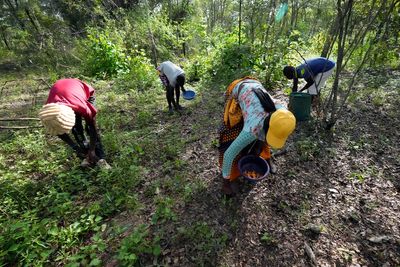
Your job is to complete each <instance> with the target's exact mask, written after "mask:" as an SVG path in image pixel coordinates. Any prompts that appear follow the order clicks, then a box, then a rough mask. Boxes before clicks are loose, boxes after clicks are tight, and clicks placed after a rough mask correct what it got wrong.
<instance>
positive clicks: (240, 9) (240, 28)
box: [239, 0, 242, 45]
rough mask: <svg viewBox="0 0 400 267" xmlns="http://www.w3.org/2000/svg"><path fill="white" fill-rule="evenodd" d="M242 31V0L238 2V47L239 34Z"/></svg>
mask: <svg viewBox="0 0 400 267" xmlns="http://www.w3.org/2000/svg"><path fill="white" fill-rule="evenodd" d="M241 31H242V0H239V45H240V44H241V39H240V37H241V36H240V33H241Z"/></svg>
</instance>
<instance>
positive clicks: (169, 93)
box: [166, 74, 185, 109]
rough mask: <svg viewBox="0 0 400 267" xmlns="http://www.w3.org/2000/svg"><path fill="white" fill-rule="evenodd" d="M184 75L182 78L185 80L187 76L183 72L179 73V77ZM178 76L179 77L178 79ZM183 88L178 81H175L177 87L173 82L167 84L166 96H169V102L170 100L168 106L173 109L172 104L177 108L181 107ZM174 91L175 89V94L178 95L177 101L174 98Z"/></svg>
mask: <svg viewBox="0 0 400 267" xmlns="http://www.w3.org/2000/svg"><path fill="white" fill-rule="evenodd" d="M180 76H182V77H181V78H182V79H183V80H185V76H184V75H183V74H181V75H179V76H178V77H180ZM178 77H177V79H178ZM181 89H182V90H183V85H178V83H177V82H175V88H174V87H172V86H171V84H169V85H167V86H166V97H167V102H168V108H169V109H171V108H172V105H174V108H175V109H179V108H180V106H179V98H180V96H181V91H180V90H181ZM174 91H175V96H176V101H175V98H174Z"/></svg>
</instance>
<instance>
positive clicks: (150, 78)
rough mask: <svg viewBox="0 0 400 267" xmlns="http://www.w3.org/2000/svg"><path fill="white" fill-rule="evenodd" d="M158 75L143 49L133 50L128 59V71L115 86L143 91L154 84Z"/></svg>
mask: <svg viewBox="0 0 400 267" xmlns="http://www.w3.org/2000/svg"><path fill="white" fill-rule="evenodd" d="M157 79H158V75H157V72H156V70H155V67H154V66H153V65H152V64H151V63H150V59H149V58H148V57H147V56H146V54H145V52H144V51H143V50H133V51H132V52H131V56H130V57H129V61H128V71H126V72H124V73H123V75H121V76H120V79H118V81H117V87H119V88H121V89H123V90H127V89H134V90H138V91H145V90H146V89H149V88H151V87H154V86H156V84H157Z"/></svg>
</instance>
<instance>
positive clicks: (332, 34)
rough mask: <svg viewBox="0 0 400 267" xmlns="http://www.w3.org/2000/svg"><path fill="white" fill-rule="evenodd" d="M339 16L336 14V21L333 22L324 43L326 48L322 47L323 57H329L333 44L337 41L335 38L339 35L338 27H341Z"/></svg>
mask: <svg viewBox="0 0 400 267" xmlns="http://www.w3.org/2000/svg"><path fill="white" fill-rule="evenodd" d="M339 19H340V18H339V16H336V19H335V22H334V23H333V24H332V26H331V28H330V30H329V33H328V35H327V36H326V39H325V43H324V48H323V49H322V52H321V57H325V58H327V57H328V55H329V53H330V51H331V49H332V47H333V44H334V43H335V39H336V37H337V33H338V29H339Z"/></svg>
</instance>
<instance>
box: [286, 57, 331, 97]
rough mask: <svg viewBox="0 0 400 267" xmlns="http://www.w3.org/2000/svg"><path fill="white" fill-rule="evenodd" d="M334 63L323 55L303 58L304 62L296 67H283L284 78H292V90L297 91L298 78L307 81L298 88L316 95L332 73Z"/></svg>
mask: <svg viewBox="0 0 400 267" xmlns="http://www.w3.org/2000/svg"><path fill="white" fill-rule="evenodd" d="M335 66H336V63H335V62H334V61H332V60H330V59H327V58H324V57H317V58H311V59H307V60H305V63H304V64H301V65H299V66H297V67H293V66H286V67H284V68H283V74H284V75H285V76H286V78H288V79H290V80H293V88H292V92H297V85H298V82H299V78H302V79H304V80H305V81H306V82H307V83H306V85H305V86H304V87H303V88H302V89H300V92H302V91H304V90H306V89H307V92H308V93H309V94H310V95H312V96H316V95H319V93H320V92H321V88H322V87H324V85H325V83H326V80H327V79H328V78H329V77H330V76H331V75H332V73H333V70H334V69H335Z"/></svg>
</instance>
